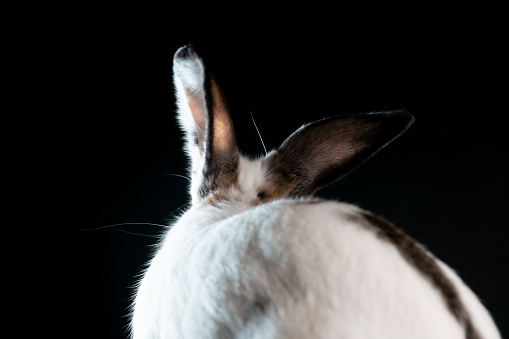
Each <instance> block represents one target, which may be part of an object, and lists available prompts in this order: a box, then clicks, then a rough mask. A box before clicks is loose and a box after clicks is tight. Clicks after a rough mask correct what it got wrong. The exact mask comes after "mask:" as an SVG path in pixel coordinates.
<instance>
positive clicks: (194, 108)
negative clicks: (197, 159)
mask: <svg viewBox="0 0 509 339" xmlns="http://www.w3.org/2000/svg"><path fill="white" fill-rule="evenodd" d="M186 98H187V102H188V105H189V109H190V110H191V114H192V115H193V119H194V122H195V123H196V135H197V136H198V148H199V149H200V154H202V153H203V140H204V136H205V108H204V107H203V104H204V103H203V102H200V100H198V99H197V98H196V97H194V96H193V95H192V94H190V93H189V91H188V90H187V89H186Z"/></svg>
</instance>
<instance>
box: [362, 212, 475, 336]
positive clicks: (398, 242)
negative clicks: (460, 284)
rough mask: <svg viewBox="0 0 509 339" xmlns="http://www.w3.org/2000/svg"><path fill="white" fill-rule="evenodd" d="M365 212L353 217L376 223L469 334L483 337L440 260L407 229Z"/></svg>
mask: <svg viewBox="0 0 509 339" xmlns="http://www.w3.org/2000/svg"><path fill="white" fill-rule="evenodd" d="M361 216H362V218H363V219H361V218H358V217H357V215H355V216H353V217H352V218H354V219H355V220H354V221H355V222H357V223H360V224H364V225H366V223H367V224H368V227H375V229H376V230H377V231H378V232H377V233H378V235H379V236H380V237H382V238H384V239H385V240H387V241H389V242H390V243H392V244H393V245H394V246H395V247H396V248H397V249H398V251H399V252H400V253H401V255H402V256H403V257H404V258H405V259H406V260H407V261H408V262H409V263H410V264H411V265H412V266H413V267H415V268H416V269H417V270H418V271H419V272H421V273H422V274H423V276H424V277H426V278H427V279H428V280H429V281H430V283H431V284H432V285H433V286H434V287H435V288H436V289H437V290H438V292H439V293H440V294H441V295H442V298H443V299H444V302H445V304H446V305H447V308H448V309H449V311H450V312H451V313H452V314H453V315H454V316H455V317H456V319H457V320H458V322H459V323H460V324H461V325H462V326H463V328H464V329H465V334H466V338H467V339H481V336H480V335H479V333H478V332H477V330H476V328H475V327H474V325H473V323H472V319H471V318H470V315H469V313H468V311H467V309H466V308H465V305H464V304H463V302H462V300H461V298H460V296H459V293H458V290H457V289H456V287H455V286H454V285H453V283H452V282H451V281H450V280H449V278H448V277H447V276H446V275H445V273H444V272H443V271H442V269H441V268H440V266H438V264H437V262H436V260H435V259H434V258H433V257H432V256H431V255H430V254H429V253H427V252H426V251H425V250H424V249H423V248H422V247H421V246H419V245H418V244H417V243H416V242H415V241H414V240H413V239H412V238H411V237H410V236H409V235H407V234H406V233H405V232H403V230H401V229H399V228H397V227H396V226H394V225H393V224H392V223H390V222H389V221H387V220H385V219H384V218H382V217H380V216H377V215H374V214H372V213H369V212H365V211H364V212H362V213H361Z"/></svg>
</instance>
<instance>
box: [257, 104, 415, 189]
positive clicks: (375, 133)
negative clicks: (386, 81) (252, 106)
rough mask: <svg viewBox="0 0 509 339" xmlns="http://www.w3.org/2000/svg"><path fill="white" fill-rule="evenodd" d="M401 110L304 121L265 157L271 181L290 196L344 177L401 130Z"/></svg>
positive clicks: (404, 123)
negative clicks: (311, 121)
mask: <svg viewBox="0 0 509 339" xmlns="http://www.w3.org/2000/svg"><path fill="white" fill-rule="evenodd" d="M413 121H414V118H413V116H412V115H411V114H410V113H408V112H406V111H395V112H381V113H365V114H358V115H345V116H338V117H333V118H329V119H324V120H320V121H317V122H314V123H311V124H308V125H305V126H303V127H301V128H300V129H298V130H297V131H296V132H295V133H293V134H292V135H291V136H290V137H288V139H286V140H285V142H284V143H283V144H282V145H281V147H280V148H279V149H278V150H277V151H276V152H274V153H273V154H270V155H269V157H268V158H267V159H266V161H267V164H268V168H269V174H270V176H271V178H272V181H273V182H274V185H275V186H276V187H277V186H281V187H283V188H282V189H280V190H281V191H287V193H286V195H289V196H306V195H312V194H313V193H314V192H315V191H317V190H318V189H320V188H323V187H325V186H328V185H329V184H331V183H333V182H335V181H338V180H340V179H341V178H343V177H345V176H346V175H348V174H349V173H351V172H352V171H353V170H355V169H356V168H357V167H359V166H360V165H361V164H362V163H364V162H365V161H366V160H368V159H369V158H370V157H372V156H373V155H374V154H375V153H377V152H378V151H380V150H381V149H382V148H384V147H385V146H387V145H388V144H389V143H390V142H392V141H393V140H395V139H396V138H397V137H399V136H400V135H401V134H403V133H404V132H405V131H406V130H407V129H408V128H409V127H410V126H411V125H412V123H413Z"/></svg>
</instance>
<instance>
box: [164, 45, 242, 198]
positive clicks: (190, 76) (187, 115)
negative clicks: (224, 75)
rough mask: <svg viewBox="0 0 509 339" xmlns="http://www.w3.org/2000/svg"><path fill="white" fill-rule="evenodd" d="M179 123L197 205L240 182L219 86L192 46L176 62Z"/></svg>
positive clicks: (176, 56) (232, 138) (175, 74)
mask: <svg viewBox="0 0 509 339" xmlns="http://www.w3.org/2000/svg"><path fill="white" fill-rule="evenodd" d="M173 69H174V76H175V88H176V94H177V104H178V116H179V122H180V124H181V126H182V127H183V130H184V132H185V133H186V139H187V143H186V149H187V153H188V154H189V156H190V158H191V163H192V170H191V174H192V187H191V194H192V196H193V202H196V201H198V200H200V199H203V198H205V197H206V196H207V195H209V194H210V193H211V192H212V191H215V190H218V189H220V188H222V187H225V186H228V185H230V184H231V183H232V181H234V180H236V177H235V175H236V171H237V165H238V158H239V154H238V151H237V147H236V143H235V133H234V130H233V124H232V121H231V118H230V115H229V113H228V109H227V105H226V101H225V99H224V97H223V94H222V92H221V89H220V88H219V85H218V83H217V81H216V79H215V78H214V76H213V75H212V73H211V72H210V71H208V69H207V68H206V67H205V63H204V62H203V60H202V58H201V57H200V56H198V54H197V53H196V51H195V50H194V48H193V47H192V46H190V45H188V46H185V47H182V48H181V49H179V50H178V51H177V53H175V57H174V60H173Z"/></svg>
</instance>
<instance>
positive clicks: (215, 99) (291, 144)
mask: <svg viewBox="0 0 509 339" xmlns="http://www.w3.org/2000/svg"><path fill="white" fill-rule="evenodd" d="M173 69H174V81H175V87H176V94H177V103H178V118H179V121H180V124H181V126H182V128H183V129H184V131H185V133H186V140H187V142H186V149H187V153H188V155H189V157H190V159H191V177H192V184H191V196H192V201H193V205H196V204H215V203H220V202H221V201H237V202H241V203H243V204H245V205H246V206H253V205H257V204H260V203H264V202H268V201H271V200H275V199H280V198H286V197H290V198H294V197H307V196H311V195H312V194H313V193H314V192H315V191H316V190H318V189H320V188H323V187H325V186H327V185H329V184H331V183H333V182H335V181H337V180H339V179H341V178H342V177H344V176H345V175H347V174H348V173H350V172H351V171H353V170H354V169H355V168H357V167H358V166H359V165H361V164H362V163H363V162H364V161H366V160H367V159H368V158H370V157H371V156H372V155H373V154H375V153H376V152H378V151H379V150H380V149H382V148H383V147H385V146H386V145H387V144H389V143H390V142H391V141H393V140H394V139H396V138H397V137H398V136H400V135H401V134H402V133H403V132H405V131H406V130H407V129H408V128H409V127H410V126H411V125H412V123H413V121H414V118H413V116H412V115H410V114H409V113H408V112H406V111H394V112H381V113H368V114H357V115H343V116H337V117H333V118H328V119H324V120H320V121H316V122H314V123H311V124H307V125H304V126H302V127H301V128H299V129H298V130H297V131H296V132H295V133H293V134H292V135H291V136H290V137H288V138H287V139H286V141H284V143H283V144H282V145H281V146H280V147H279V148H278V149H276V150H273V151H271V152H269V153H268V154H267V155H266V156H265V157H263V158H261V159H258V160H249V159H247V158H245V157H243V156H242V155H241V154H240V153H239V151H238V149H237V146H236V142H235V133H234V128H233V124H232V120H231V118H230V115H229V112H228V107H227V104H226V101H225V98H224V96H223V94H222V92H221V89H220V88H219V86H218V83H217V81H216V79H215V78H214V76H213V74H212V73H211V72H209V71H208V70H207V69H206V68H205V64H204V62H203V60H202V59H201V58H200V57H199V56H198V54H197V53H196V51H195V50H194V48H193V47H192V46H191V45H188V46H185V47H182V48H180V49H179V50H178V51H177V52H176V54H175V57H174V61H173Z"/></svg>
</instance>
